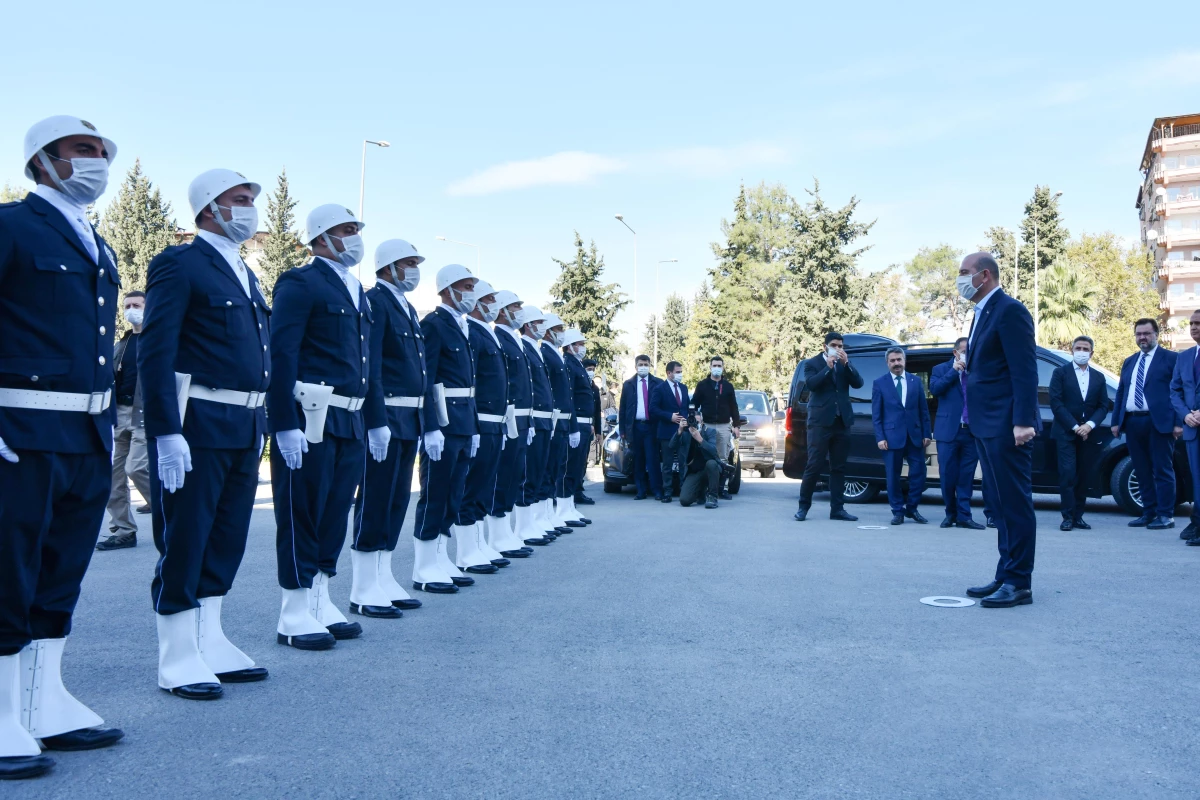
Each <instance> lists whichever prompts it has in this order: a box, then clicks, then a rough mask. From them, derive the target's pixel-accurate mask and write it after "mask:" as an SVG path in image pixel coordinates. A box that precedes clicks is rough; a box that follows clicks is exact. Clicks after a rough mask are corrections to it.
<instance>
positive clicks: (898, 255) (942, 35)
mask: <svg viewBox="0 0 1200 800" xmlns="http://www.w3.org/2000/svg"><path fill="white" fill-rule="evenodd" d="M808 5H810V4H807V3H796V2H794V0H793V2H786V3H774V2H758V3H754V4H734V3H729V2H725V3H708V2H692V3H688V4H681V3H655V2H638V3H632V2H622V1H621V0H610V1H609V2H606V3H587V4H583V3H564V2H561V0H560V2H548V3H521V2H511V3H504V4H498V3H451V2H443V3H421V4H417V3H411V2H375V1H374V0H359V1H358V2H356V3H351V4H347V5H345V6H340V5H337V6H330V5H329V4H327V3H315V2H307V1H305V2H288V3H274V2H244V1H243V2H239V3H228V2H223V0H209V1H208V2H205V3H168V4H164V3H149V2H130V0H112V2H110V3H107V4H101V5H96V4H94V3H87V4H85V3H80V2H76V0H61V1H60V2H58V3H55V4H52V6H49V7H45V6H39V5H37V4H23V5H21V6H17V7H12V6H9V7H6V9H5V12H4V17H5V21H6V23H7V25H6V27H7V28H8V30H9V33H10V35H9V36H7V37H6V51H7V52H8V56H7V57H6V59H5V60H6V63H7V64H8V70H7V75H6V79H5V80H4V81H3V82H2V83H0V108H2V109H3V112H4V113H3V114H2V115H0V182H3V181H4V180H8V181H9V182H10V183H14V184H20V183H26V181H25V179H24V178H23V176H22V174H21V173H22V159H21V156H22V141H23V137H24V134H25V131H26V130H27V128H28V127H29V126H30V125H31V124H33V123H34V122H35V121H37V120H39V119H42V118H43V117H46V116H50V115H52V114H73V115H76V116H80V117H83V118H84V119H86V120H89V121H90V122H92V123H94V124H95V125H96V126H97V127H98V128H99V129H100V130H101V131H102V132H103V133H104V134H105V135H106V136H108V137H109V138H111V139H113V140H114V141H116V143H117V145H118V148H119V152H118V156H117V160H116V162H115V163H114V165H113V172H114V174H113V177H112V180H111V181H110V188H109V192H108V194H107V195H106V196H105V197H104V198H103V199H102V200H101V205H106V204H107V203H108V202H109V201H110V200H111V199H112V197H113V196H115V190H116V187H117V186H118V184H119V180H120V177H121V176H122V175H123V174H124V172H125V171H126V170H127V169H128V168H129V167H130V166H131V165H132V164H133V161H134V159H135V158H140V159H141V162H142V166H143V169H144V171H145V172H146V174H147V175H148V176H149V178H150V179H151V180H152V181H154V182H155V184H156V185H158V186H159V187H160V188H161V189H162V190H163V192H164V194H165V196H166V197H167V198H168V199H169V200H170V202H171V203H172V206H173V209H174V211H175V213H176V215H177V219H178V221H179V223H180V224H181V225H185V226H187V225H188V224H189V217H190V214H189V212H188V210H187V186H188V183H189V182H190V181H191V179H192V178H193V177H195V176H196V175H197V174H199V173H200V172H202V171H204V170H207V169H210V168H213V167H228V168H231V169H235V170H237V171H239V172H241V173H243V174H245V175H247V176H249V177H251V178H252V179H254V180H257V181H258V182H260V183H262V184H263V185H264V187H268V188H269V187H273V186H274V183H275V180H276V176H277V175H278V174H279V171H280V170H281V169H282V168H284V167H286V168H287V172H288V176H289V178H290V181H291V186H292V190H293V192H294V194H295V196H296V197H297V199H298V200H299V206H298V208H297V211H298V213H299V215H300V221H301V223H302V222H303V217H304V216H305V215H306V214H307V212H308V210H309V209H311V208H313V207H315V206H317V205H320V204H322V203H329V202H334V203H341V204H344V205H346V206H347V207H348V208H351V209H354V210H357V208H358V196H359V188H360V166H361V158H362V142H363V140H364V139H373V140H386V141H388V142H390V144H391V146H390V147H389V148H387V149H380V148H376V147H370V148H369V151H368V152H367V170H366V183H365V208H364V213H363V220H364V221H365V223H366V227H365V229H364V231H363V237H364V239H365V240H366V245H367V250H368V253H373V252H374V249H375V246H376V245H377V244H379V243H380V242H381V241H383V240H384V239H389V238H397V237H398V238H404V239H407V240H409V241H410V242H412V243H413V244H414V245H415V246H416V247H417V249H418V250H419V251H420V252H421V253H422V254H423V255H425V256H426V257H427V259H428V260H427V261H426V263H425V264H424V265H423V282H422V285H421V286H420V287H419V288H418V290H417V301H418V302H417V304H418V306H419V307H429V306H430V305H432V302H433V299H432V298H433V295H432V290H433V279H434V274H435V272H436V270H437V269H438V268H439V267H441V266H443V265H445V264H448V263H463V264H466V265H467V266H469V267H471V268H472V269H474V268H475V266H476V259H477V258H478V264H479V270H478V272H479V274H480V276H481V277H483V278H485V279H486V280H488V281H489V282H491V283H492V284H493V285H494V286H495V287H496V288H507V289H511V290H513V291H515V292H517V294H518V295H520V296H521V297H522V298H523V299H525V300H526V301H528V302H533V303H535V304H542V303H544V302H545V301H547V300H548V289H549V287H550V284H551V283H552V281H553V280H554V277H555V276H556V274H557V272H558V267H557V266H556V265H555V264H554V262H553V261H552V258H554V257H558V258H562V259H569V258H571V257H572V256H573V255H574V248H573V233H574V232H575V231H578V232H579V233H580V234H581V235H582V236H583V238H584V240H585V242H586V241H595V243H596V245H597V247H598V248H599V250H600V252H601V254H602V255H603V256H604V259H605V264H606V271H605V278H607V279H608V280H609V281H612V282H614V283H617V284H619V285H620V286H621V287H622V289H623V290H624V291H625V292H626V293H627V294H629V295H630V296H631V297H633V296H634V295H635V293H636V297H637V301H638V302H637V306H636V308H631V309H630V310H629V311H627V312H624V313H623V314H622V315H621V317H620V318H619V319H618V322H619V323H620V325H621V327H623V328H624V329H626V330H627V331H636V335H629V336H627V341H628V342H629V343H630V344H631V346H635V347H636V345H637V342H638V340H639V339H640V333H641V330H642V325H643V321H644V320H645V319H646V318H647V317H648V316H649V315H650V314H651V313H653V312H654V310H655V308H656V297H657V298H658V304H661V301H662V299H664V298H665V297H666V295H667V294H669V293H670V292H678V293H680V294H682V295H684V296H685V297H691V296H692V295H693V294H694V293H695V292H696V290H697V289H698V288H699V286H700V283H701V281H702V280H703V279H704V277H705V274H706V270H707V269H708V268H709V267H711V266H712V265H713V263H714V259H713V255H712V248H711V243H712V242H715V241H718V240H719V239H720V236H721V227H720V226H721V221H722V219H723V218H727V217H729V215H730V214H731V213H732V208H733V201H734V198H735V197H736V195H737V192H738V186H739V184H740V183H742V182H744V183H746V184H747V185H750V184H756V183H759V182H761V181H766V182H768V183H782V184H784V185H785V186H787V187H788V189H789V190H790V191H791V192H792V193H793V194H794V195H796V196H799V197H803V194H804V190H805V189H806V188H811V187H812V185H813V181H814V180H819V181H820V186H821V193H822V195H823V196H824V198H825V199H826V201H827V202H828V203H830V204H836V205H841V204H843V203H845V202H847V201H848V200H849V199H850V198H851V197H855V198H857V199H858V200H859V201H860V202H861V205H860V206H859V212H858V213H859V216H860V218H861V219H864V220H868V221H869V220H875V221H876V224H875V226H874V228H873V229H872V231H871V232H870V234H869V235H868V237H867V238H866V240H865V243H866V244H869V245H871V249H870V250H869V251H868V252H867V253H866V255H865V256H864V257H863V259H862V262H861V264H862V266H863V268H864V269H866V270H868V271H873V270H879V269H883V268H886V267H887V266H888V265H890V264H895V263H900V262H903V261H905V260H907V259H909V258H911V257H912V255H913V254H914V253H915V252H916V251H917V249H918V248H920V247H922V246H936V245H938V244H940V243H942V242H945V243H949V244H951V245H953V246H955V247H958V248H961V249H963V250H968V251H969V250H974V249H976V248H977V247H978V246H979V245H980V244H982V243H983V242H984V236H983V232H984V231H985V230H986V229H987V228H988V227H990V226H992V225H1002V226H1006V227H1010V228H1015V226H1016V225H1017V224H1018V223H1019V221H1020V217H1021V214H1022V209H1023V206H1024V203H1025V202H1026V200H1028V199H1029V197H1030V196H1031V195H1032V193H1033V188H1034V186H1035V185H1036V184H1048V185H1050V186H1051V187H1053V188H1054V189H1055V190H1056V191H1058V190H1061V191H1062V192H1063V193H1064V195H1063V197H1062V200H1061V206H1060V208H1061V212H1062V214H1063V217H1064V220H1065V224H1066V225H1067V227H1068V228H1069V229H1070V231H1071V233H1072V234H1073V235H1077V234H1079V233H1081V232H1085V231H1086V232H1101V231H1110V230H1111V231H1113V232H1115V233H1117V234H1119V235H1121V236H1124V237H1127V238H1129V239H1131V240H1132V239H1136V238H1137V236H1138V221H1137V213H1136V210H1135V208H1134V200H1135V195H1136V192H1137V187H1138V186H1139V185H1140V181H1141V177H1140V174H1139V171H1138V166H1139V162H1140V159H1141V154H1142V149H1143V147H1144V144H1145V140H1146V135H1147V133H1148V131H1149V129H1150V126H1151V123H1152V122H1153V120H1154V118H1155V117H1156V116H1165V115H1175V114H1184V113H1194V112H1200V45H1197V44H1196V43H1195V41H1194V39H1193V38H1191V37H1187V36H1166V35H1151V33H1152V32H1153V31H1154V30H1156V29H1157V30H1158V32H1159V33H1160V34H1163V33H1165V32H1169V31H1166V30H1164V29H1163V28H1162V27H1161V26H1162V25H1164V24H1166V23H1164V21H1163V18H1162V17H1161V15H1159V16H1154V15H1147V13H1146V12H1145V11H1144V10H1143V11H1142V12H1141V13H1139V11H1138V9H1137V7H1136V4H1132V3H1092V4H1088V5H1087V6H1086V8H1085V7H1083V6H1081V5H1080V4H1079V3H1054V2H1037V3H1024V2H1014V3H1006V4H1004V5H1003V6H995V5H988V4H967V3H954V4H930V3H926V4H919V6H918V5H914V4H900V5H897V4H894V3H876V2H858V3H853V4H845V3H823V4H820V7H819V8H808V7H806V6H808ZM22 32H23V33H22ZM264 191H266V189H265V190H264ZM259 206H260V214H261V215H262V216H263V217H264V218H265V209H266V203H265V200H263V201H260V203H259ZM617 213H620V214H623V215H624V217H625V220H626V222H628V223H629V225H630V226H631V227H632V228H633V229H634V230H636V231H637V238H636V245H637V280H636V285H635V269H634V236H633V234H631V233H630V231H629V230H628V229H626V228H625V227H623V226H622V225H621V223H619V222H618V221H617V220H616V219H614V214H617ZM437 236H444V237H446V238H447V239H457V240H460V241H463V242H469V243H472V244H477V245H478V248H471V247H466V246H463V245H458V244H453V243H451V242H443V241H439V240H438V239H437V238H436V237H437ZM667 259H677V260H678V261H677V263H668V264H662V265H659V264H658V262H660V261H664V260H667ZM372 263H373V262H372ZM656 269H660V270H661V271H660V272H659V275H658V283H659V285H658V288H657V291H656V285H655V283H656V277H655V273H656ZM367 271H368V272H369V271H370V268H368V270H367Z"/></svg>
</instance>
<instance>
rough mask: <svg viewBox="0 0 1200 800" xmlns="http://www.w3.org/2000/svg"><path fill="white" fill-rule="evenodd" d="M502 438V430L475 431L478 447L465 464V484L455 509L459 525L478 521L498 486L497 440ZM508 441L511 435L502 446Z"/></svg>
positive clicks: (499, 440) (509, 442)
mask: <svg viewBox="0 0 1200 800" xmlns="http://www.w3.org/2000/svg"><path fill="white" fill-rule="evenodd" d="M503 440H504V434H502V433H481V434H479V451H478V452H477V453H475V457H474V458H472V459H471V464H470V466H469V467H468V468H467V488H466V490H465V492H464V493H463V502H462V507H461V508H460V509H459V512H458V524H459V525H474V524H475V523H476V522H482V521H483V518H484V517H486V516H487V515H488V513H489V511H490V510H491V508H492V504H493V503H494V502H495V499H496V494H497V493H498V491H499V487H500V483H499V478H498V475H499V471H500V455H501V452H502V451H501V450H500V443H501V442H502V441H503ZM509 444H512V440H511V439H510V440H509V441H508V443H506V444H505V445H504V448H505V449H506V450H507V449H508V446H509Z"/></svg>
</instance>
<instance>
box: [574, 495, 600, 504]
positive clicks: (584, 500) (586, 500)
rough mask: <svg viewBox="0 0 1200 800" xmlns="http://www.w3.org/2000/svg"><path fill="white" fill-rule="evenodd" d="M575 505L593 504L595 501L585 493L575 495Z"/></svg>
mask: <svg viewBox="0 0 1200 800" xmlns="http://www.w3.org/2000/svg"><path fill="white" fill-rule="evenodd" d="M575 505H577V506H594V505H596V501H595V500H593V499H592V498H590V497H588V496H587V495H586V494H577V495H575Z"/></svg>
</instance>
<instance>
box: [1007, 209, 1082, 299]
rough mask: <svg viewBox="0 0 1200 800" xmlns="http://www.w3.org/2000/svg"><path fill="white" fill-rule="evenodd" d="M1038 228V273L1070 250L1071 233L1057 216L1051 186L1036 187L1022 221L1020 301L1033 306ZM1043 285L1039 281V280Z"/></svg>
mask: <svg viewBox="0 0 1200 800" xmlns="http://www.w3.org/2000/svg"><path fill="white" fill-rule="evenodd" d="M1035 221H1036V223H1037V225H1036V228H1037V262H1038V263H1037V269H1038V272H1039V274H1040V273H1041V271H1042V270H1045V269H1048V268H1049V267H1050V265H1051V264H1053V263H1054V262H1055V261H1057V260H1058V258H1059V257H1060V256H1062V255H1063V254H1064V253H1065V252H1066V251H1067V240H1068V239H1069V238H1070V233H1069V232H1068V231H1067V229H1066V228H1064V227H1063V226H1062V223H1061V221H1060V218H1059V216H1058V198H1056V197H1054V196H1053V195H1052V194H1051V193H1050V187H1049V186H1035V187H1034V189H1033V197H1032V198H1030V200H1029V202H1028V203H1026V204H1025V218H1024V219H1022V220H1021V240H1022V244H1021V253H1020V255H1021V263H1020V267H1019V269H1020V286H1019V287H1017V288H1018V291H1019V294H1018V295H1017V297H1018V299H1019V300H1021V302H1023V303H1025V305H1026V306H1029V307H1030V308H1032V307H1033V283H1034V281H1033V268H1034V263H1033V244H1034V228H1035V225H1034V222H1035ZM1039 282H1040V278H1039Z"/></svg>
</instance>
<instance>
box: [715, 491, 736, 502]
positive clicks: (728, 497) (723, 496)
mask: <svg viewBox="0 0 1200 800" xmlns="http://www.w3.org/2000/svg"><path fill="white" fill-rule="evenodd" d="M717 498H718V499H720V500H732V499H733V495H731V494H730V493H729V492H727V491H725V490H724V489H722V490H721V492H720V494H718V495H717Z"/></svg>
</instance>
